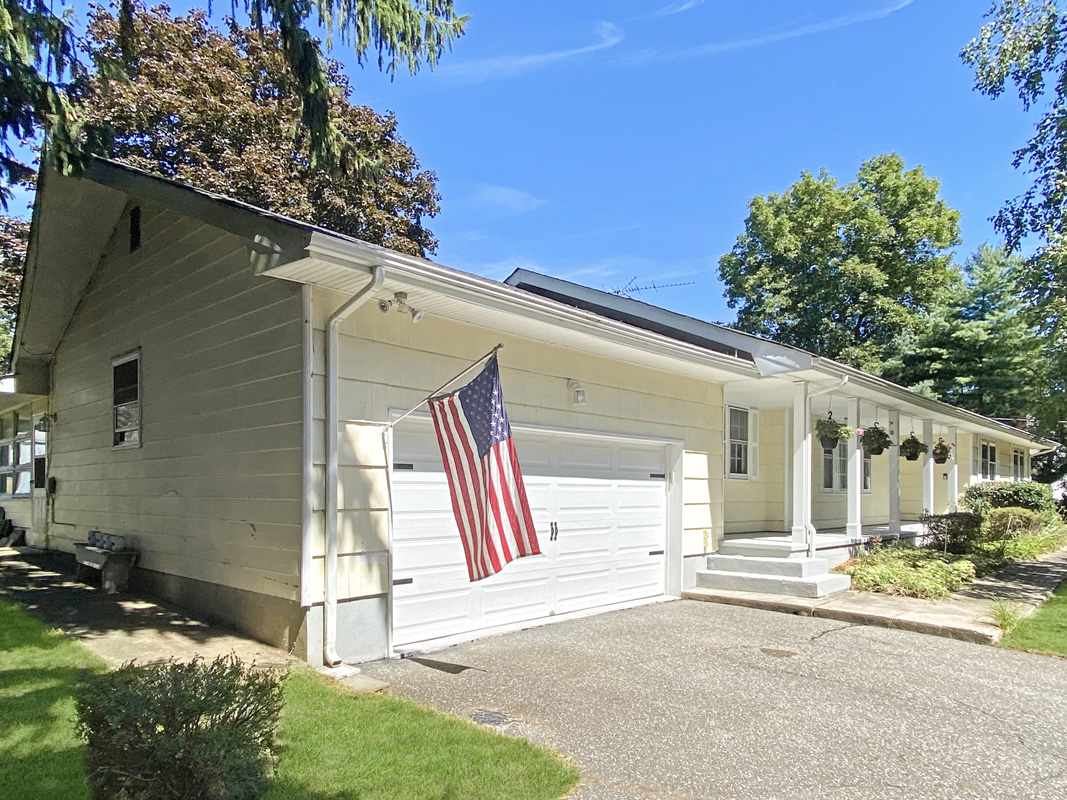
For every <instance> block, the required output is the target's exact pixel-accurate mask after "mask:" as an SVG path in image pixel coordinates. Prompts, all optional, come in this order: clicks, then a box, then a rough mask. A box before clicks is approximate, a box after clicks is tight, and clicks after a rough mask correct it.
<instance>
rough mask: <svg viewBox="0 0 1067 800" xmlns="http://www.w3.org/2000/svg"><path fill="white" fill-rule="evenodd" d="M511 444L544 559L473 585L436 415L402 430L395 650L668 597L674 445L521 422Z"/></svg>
mask: <svg viewBox="0 0 1067 800" xmlns="http://www.w3.org/2000/svg"><path fill="white" fill-rule="evenodd" d="M513 436H514V439H515V445H516V449H517V452H518V455H519V461H520V464H521V467H522V470H523V475H524V478H525V483H526V491H527V494H528V497H529V500H530V508H531V511H532V513H533V518H534V524H535V527H536V529H537V535H538V540H539V543H540V547H541V555H540V556H534V557H529V558H523V559H518V560H516V561H514V562H512V563H511V564H509V565H508V566H507V567H506V568H505V569H504V570H503V571H502V572H501V573H499V574H497V575H494V576H492V577H490V578H488V579H486V580H484V581H479V582H477V583H471V582H470V581H469V578H468V575H467V567H466V563H465V560H464V555H463V548H462V545H461V543H460V539H459V534H458V532H457V530H456V524H455V521H454V519H453V517H452V506H451V500H450V495H449V490H448V485H447V483H446V480H445V475H444V471H443V468H442V465H441V457H440V454H439V451H438V449H437V440H436V437H435V435H434V432H433V428H432V425H431V423H430V421H429V419H428V418H409V419H408V420H405V421H404V422H403V423H402V424H400V425H398V426H397V427H396V429H395V430H394V439H393V458H392V462H393V463H392V480H391V487H390V491H391V495H392V497H391V503H392V508H393V522H392V545H393V547H392V552H393V564H392V584H393V589H392V591H393V596H392V642H393V649H394V651H396V652H400V653H402V652H405V651H414V650H419V649H427V648H432V647H438V646H442V645H446V644H449V643H450V642H452V641H458V640H462V639H469V638H472V637H473V636H477V635H485V634H488V633H493V632H497V631H502V630H508V629H513V628H517V627H523V626H526V625H528V624H536V623H538V622H543V621H545V620H547V619H549V618H552V617H554V616H556V615H561V614H571V613H575V612H587V611H590V610H592V609H601V608H604V609H606V608H610V607H613V606H618V605H625V604H628V603H633V602H637V601H641V600H645V599H649V598H655V597H659V596H662V595H663V594H664V593H665V590H666V574H667V563H668V559H667V530H668V525H667V519H668V508H669V504H668V485H669V476H670V469H671V465H670V454H671V450H672V448H671V446H670V444H669V443H666V442H660V441H653V440H645V439H636V438H634V439H623V438H617V437H609V436H604V435H600V434H595V433H589V432H578V431H562V430H546V429H536V428H531V427H518V426H513Z"/></svg>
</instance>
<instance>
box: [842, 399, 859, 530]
mask: <svg viewBox="0 0 1067 800" xmlns="http://www.w3.org/2000/svg"><path fill="white" fill-rule="evenodd" d="M848 424H849V425H850V426H852V427H853V428H855V427H856V426H857V425H859V424H860V400H859V398H858V397H853V398H851V399H850V400H849V401H848ZM847 492H848V516H847V519H846V525H845V533H846V534H847V535H848V538H849V539H851V540H853V541H859V538H860V536H862V535H863V523H862V520H861V519H860V505H861V502H862V500H863V450H862V448H861V447H860V442H859V437H858V436H856V435H855V434H853V435H852V436H850V437H849V439H848V485H847Z"/></svg>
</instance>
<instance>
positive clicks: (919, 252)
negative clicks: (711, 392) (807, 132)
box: [719, 154, 960, 374]
mask: <svg viewBox="0 0 1067 800" xmlns="http://www.w3.org/2000/svg"><path fill="white" fill-rule="evenodd" d="M939 191H940V183H939V182H938V181H937V180H936V179H934V178H927V177H926V176H925V174H924V173H923V169H922V167H915V168H913V169H911V170H907V171H905V169H904V160H903V159H902V158H901V157H900V156H899V155H896V154H891V155H886V154H883V155H880V156H877V157H875V158H872V159H870V160H869V161H866V162H864V163H863V165H862V166H861V167H860V170H859V174H858V175H857V179H856V180H855V181H854V182H852V183H850V184H848V185H847V186H840V185H838V183H837V181H836V179H834V178H833V177H832V176H831V175H830V174H829V173H828V172H826V171H825V170H822V171H820V173H819V174H818V176H814V175H812V174H811V173H808V172H804V173H802V175H801V178H800V180H799V181H797V182H796V183H794V184H793V185H792V186H790V187H789V188H788V189H787V190H786V191H785V192H784V193H782V194H770V195H767V196H766V197H760V196H757V197H755V198H753V200H752V202H751V203H750V204H749V215H748V218H747V219H746V220H745V232H744V234H742V235H741V236H739V237H738V239H737V243H736V244H735V245H734V248H733V250H732V251H731V252H730V253H728V254H726V255H724V256H723V257H722V258H720V259H719V275H720V277H721V278H722V280H723V282H724V283H725V284H726V296H727V301H728V305H729V306H730V307H731V308H736V309H737V320H736V322H735V325H736V326H737V327H738V328H740V329H742V330H745V331H748V332H750V333H756V334H760V335H764V336H769V337H770V338H772V339H775V340H777V341H780V342H783V343H785V344H791V345H795V346H798V347H803V348H805V349H808V350H812V351H814V352H816V353H818V354H820V355H823V356H827V357H830V358H834V359H837V360H840V361H843V362H846V363H849V364H852V365H854V366H857V367H859V368H861V369H864V370H867V371H869V372H873V373H874V374H879V373H880V372H881V371H882V365H883V362H884V361H885V359H886V358H887V357H889V356H890V355H891V354H892V353H893V352H894V347H895V343H897V342H899V340H900V339H901V337H903V336H906V335H908V334H909V333H911V332H914V331H917V330H918V329H919V328H920V327H921V324H922V321H923V319H924V318H925V317H926V316H928V315H929V314H931V313H932V312H933V311H934V310H936V309H937V308H939V307H940V306H942V305H943V304H944V302H945V300H946V298H947V297H948V296H949V295H950V293H951V290H952V289H953V287H955V286H958V284H959V273H958V271H957V270H956V269H954V268H953V266H952V253H951V249H950V248H952V247H954V246H955V245H956V244H958V243H959V241H960V239H959V212H958V211H955V210H953V209H951V208H949V207H948V205H947V204H946V203H945V202H944V200H942V199H941V198H940V196H939V194H938V193H939Z"/></svg>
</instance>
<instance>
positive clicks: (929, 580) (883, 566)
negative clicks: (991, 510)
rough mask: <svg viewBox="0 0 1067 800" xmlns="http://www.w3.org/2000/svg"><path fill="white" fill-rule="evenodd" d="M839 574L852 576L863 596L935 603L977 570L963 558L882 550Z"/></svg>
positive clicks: (920, 551)
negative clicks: (892, 596) (876, 594)
mask: <svg viewBox="0 0 1067 800" xmlns="http://www.w3.org/2000/svg"><path fill="white" fill-rule="evenodd" d="M838 571H840V572H844V573H845V574H847V575H851V576H852V584H853V587H854V588H856V589H860V590H862V591H867V592H884V593H886V594H898V595H906V596H908V597H921V598H924V599H936V598H939V597H945V596H946V595H948V594H950V593H951V592H955V591H957V590H959V589H961V588H963V586H964V585H965V584H967V583H970V582H971V581H973V580H974V579H975V576H976V574H977V570H976V568H975V565H974V564H973V563H972V562H971V561H970V560H969V559H967V558H959V557H955V556H951V555H945V554H943V553H940V552H936V551H934V550H930V549H928V548H910V547H900V546H897V547H884V548H877V549H875V550H873V551H872V552H870V553H868V554H867V555H864V556H860V557H859V558H857V559H854V560H853V561H850V562H847V563H846V564H844V565H843V566H841V567H840V568H839V570H838Z"/></svg>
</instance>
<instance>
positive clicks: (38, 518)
mask: <svg viewBox="0 0 1067 800" xmlns="http://www.w3.org/2000/svg"><path fill="white" fill-rule="evenodd" d="M47 425H48V423H47V422H46V421H45V418H44V416H43V415H41V414H38V415H37V416H35V417H34V418H33V445H32V447H33V489H32V490H31V491H32V497H33V505H32V511H31V517H32V519H31V524H32V526H33V541H34V543H35V544H36V545H37V546H39V547H47V546H48V545H47V543H48V430H47Z"/></svg>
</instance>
